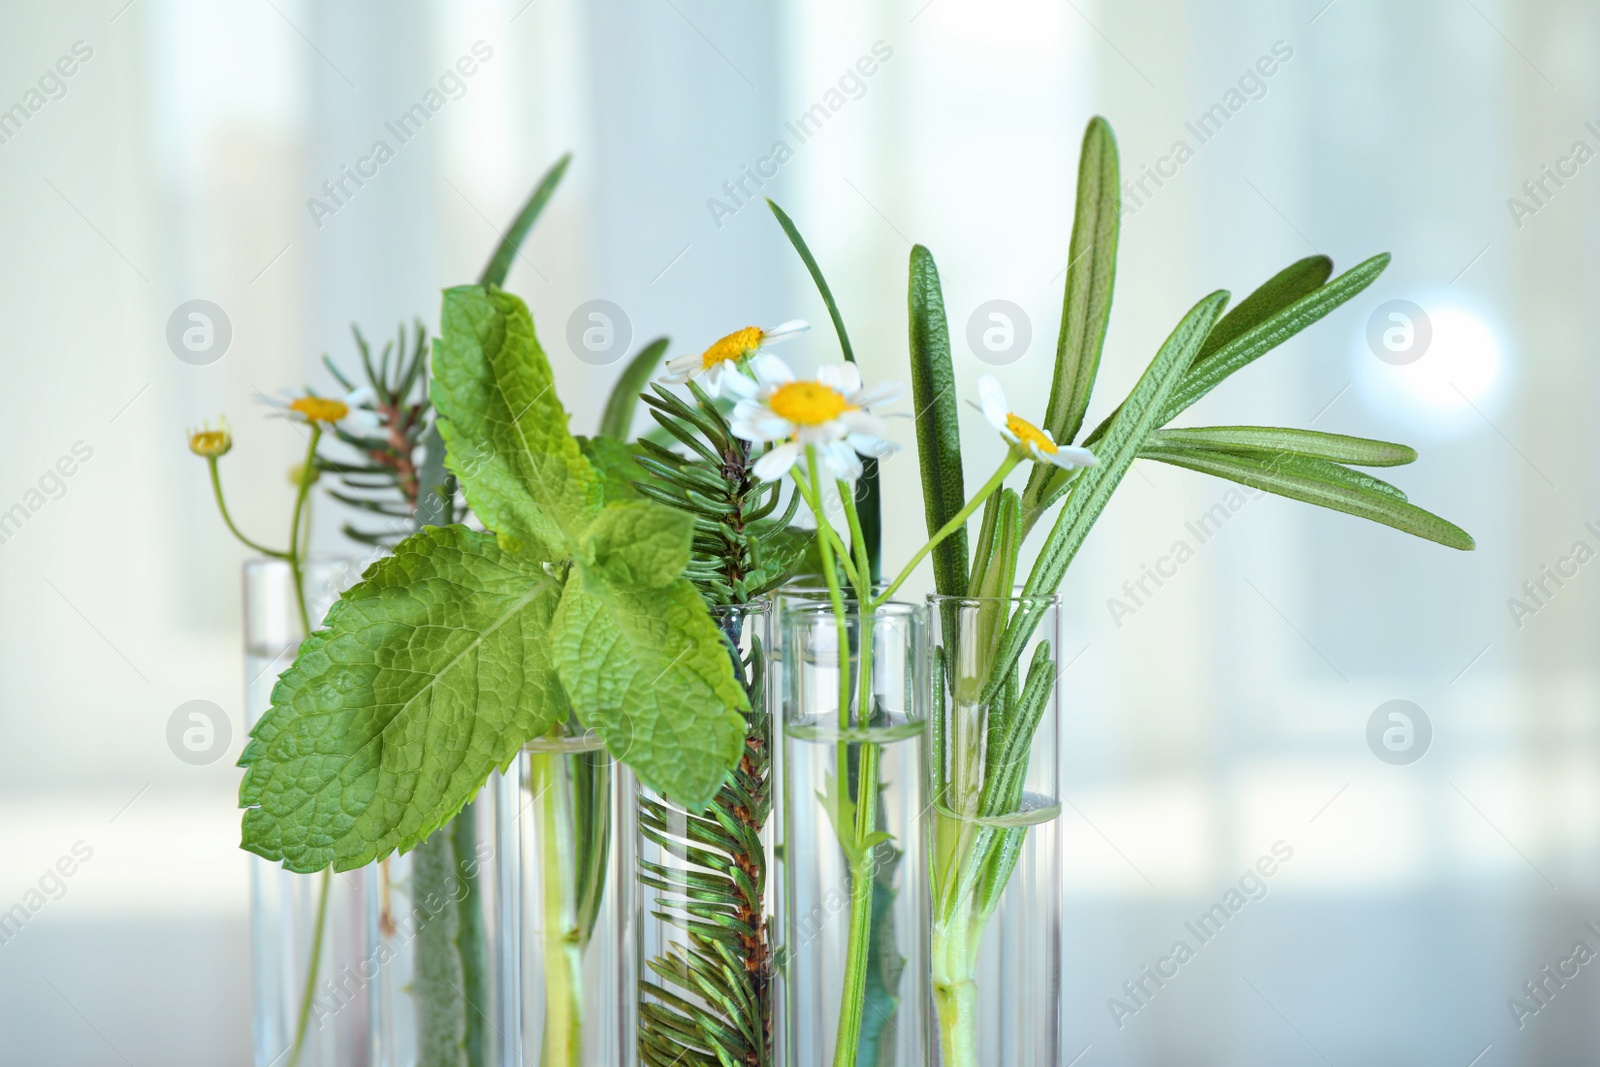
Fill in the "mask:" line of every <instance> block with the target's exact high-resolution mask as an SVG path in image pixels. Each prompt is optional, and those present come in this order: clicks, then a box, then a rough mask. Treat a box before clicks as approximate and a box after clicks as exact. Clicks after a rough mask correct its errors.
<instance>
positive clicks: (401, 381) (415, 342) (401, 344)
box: [316, 321, 465, 548]
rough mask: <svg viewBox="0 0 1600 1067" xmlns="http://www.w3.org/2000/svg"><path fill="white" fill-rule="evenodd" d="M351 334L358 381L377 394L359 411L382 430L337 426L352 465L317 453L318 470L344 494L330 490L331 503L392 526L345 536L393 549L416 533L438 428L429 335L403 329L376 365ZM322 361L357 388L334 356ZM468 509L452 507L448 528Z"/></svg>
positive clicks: (352, 527)
mask: <svg viewBox="0 0 1600 1067" xmlns="http://www.w3.org/2000/svg"><path fill="white" fill-rule="evenodd" d="M350 332H351V333H352V334H354V336H355V342H356V351H357V353H358V354H359V355H360V359H361V372H362V373H361V376H362V378H363V379H364V380H365V384H366V385H367V386H369V387H370V388H371V390H372V394H373V395H372V397H371V398H370V399H368V400H364V401H362V402H361V403H360V404H359V405H358V407H359V408H360V409H361V410H363V411H367V412H370V413H372V414H374V415H376V416H377V418H378V421H379V428H378V430H376V431H374V432H373V433H371V434H360V433H355V432H352V431H351V430H349V429H346V428H344V427H340V426H335V427H334V429H333V433H332V435H331V436H332V437H333V438H336V439H337V440H338V441H339V443H340V444H342V445H344V446H345V449H346V450H347V452H348V453H353V454H354V457H355V458H344V457H339V456H329V455H326V454H324V453H323V452H320V451H319V452H318V453H317V456H316V467H317V470H319V471H322V472H325V473H328V474H333V475H335V476H337V477H338V479H339V482H340V483H341V488H342V490H343V491H340V490H331V489H330V490H329V495H331V496H332V497H333V498H334V499H336V500H338V501H339V502H340V503H342V504H345V505H347V506H349V507H352V508H355V509H357V510H359V511H367V512H371V513H373V514H375V515H379V516H382V517H384V518H387V519H389V520H391V521H389V522H387V523H383V524H381V525H380V526H378V527H375V528H374V527H361V526H357V525H356V524H354V523H346V524H345V525H344V534H345V536H346V537H348V538H350V539H351V540H352V541H357V542H359V543H361V544H367V545H373V546H375V547H379V546H381V547H385V548H388V547H393V546H394V545H395V544H396V543H398V542H399V541H400V540H401V539H402V538H404V537H406V536H407V535H408V534H410V533H411V532H412V527H413V524H412V522H411V517H412V516H413V515H414V514H415V513H416V510H417V502H418V499H419V497H420V495H421V485H422V481H421V465H422V455H421V453H422V445H423V440H424V438H425V437H426V435H427V433H428V429H429V427H430V426H432V424H433V405H432V403H431V402H430V400H429V399H428V375H427V366H428V331H427V329H426V328H425V327H424V326H423V325H422V323H421V322H420V321H418V322H417V323H415V324H414V325H413V327H412V328H411V330H410V331H409V333H408V331H407V330H406V327H405V325H404V324H403V323H402V324H401V325H400V327H399V330H398V331H397V335H396V337H395V340H393V341H390V342H387V343H385V344H384V346H383V351H382V352H380V353H379V354H378V358H377V360H376V361H374V359H373V355H372V348H371V346H370V345H369V344H368V343H367V339H366V338H365V337H364V336H362V333H361V330H360V329H359V328H358V327H355V326H352V327H351V328H350ZM322 362H323V364H324V365H325V366H326V367H327V368H328V373H330V374H332V375H333V377H334V379H335V380H336V381H337V382H338V383H339V384H340V385H341V386H343V387H344V388H346V389H353V388H354V384H353V381H352V378H351V376H350V375H347V374H345V373H344V372H343V371H342V370H341V369H340V368H339V367H338V365H337V364H335V363H334V361H333V360H332V359H331V358H330V357H328V356H326V355H324V356H323V357H322ZM464 510H465V509H460V508H458V507H457V505H456V504H455V502H454V501H451V502H449V506H448V507H447V509H446V514H445V516H444V523H445V524H448V523H451V522H459V521H460V520H461V518H462V517H463V514H462V513H463V511H464Z"/></svg>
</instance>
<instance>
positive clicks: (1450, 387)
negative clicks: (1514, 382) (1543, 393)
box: [1354, 296, 1508, 437]
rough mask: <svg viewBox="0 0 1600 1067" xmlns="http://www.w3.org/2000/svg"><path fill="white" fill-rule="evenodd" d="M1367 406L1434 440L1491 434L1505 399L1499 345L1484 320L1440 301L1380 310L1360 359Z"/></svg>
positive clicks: (1392, 304)
mask: <svg viewBox="0 0 1600 1067" xmlns="http://www.w3.org/2000/svg"><path fill="white" fill-rule="evenodd" d="M1354 359H1355V376H1356V382H1357V384H1358V386H1359V388H1360V390H1361V393H1362V396H1363V399H1364V400H1365V402H1366V404H1367V406H1368V407H1369V408H1371V409H1373V410H1374V411H1377V412H1380V413H1382V414H1384V415H1386V416H1389V417H1391V418H1396V419H1399V420H1401V421H1403V422H1405V423H1407V424H1408V425H1410V426H1412V427H1414V428H1416V429H1418V430H1420V431H1422V432H1424V433H1426V434H1427V435H1428V436H1431V437H1440V436H1444V437H1455V436H1460V435H1463V434H1466V433H1470V432H1473V431H1475V430H1478V429H1488V428H1489V427H1488V424H1487V423H1486V421H1485V420H1486V419H1493V418H1494V415H1495V412H1496V411H1497V410H1498V409H1499V408H1500V406H1501V404H1502V402H1503V400H1504V397H1505V393H1506V379H1507V377H1508V375H1507V368H1506V367H1505V365H1504V359H1503V356H1502V349H1501V346H1500V341H1499V338H1498V337H1497V335H1496V333H1495V330H1494V329H1493V327H1491V326H1490V325H1489V323H1488V322H1487V321H1486V320H1485V318H1484V317H1483V316H1481V315H1480V314H1478V313H1477V312H1475V311H1471V310H1468V309H1467V308H1465V307H1463V306H1461V305H1460V304H1459V303H1451V302H1447V301H1446V300H1445V299H1441V298H1439V297H1434V296H1421V297H1419V298H1418V299H1417V300H1415V301H1412V300H1390V301H1387V302H1385V303H1383V304H1381V305H1379V306H1378V307H1377V308H1375V309H1374V310H1373V311H1372V313H1371V314H1370V315H1369V317H1368V320H1367V322H1366V323H1365V324H1364V328H1363V330H1362V333H1361V335H1360V336H1359V338H1358V340H1357V343H1356V346H1355V352H1354Z"/></svg>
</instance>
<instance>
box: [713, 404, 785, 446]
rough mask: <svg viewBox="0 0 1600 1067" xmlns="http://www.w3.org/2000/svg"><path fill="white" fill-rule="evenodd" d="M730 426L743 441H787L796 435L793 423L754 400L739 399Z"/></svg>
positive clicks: (734, 434) (729, 422)
mask: <svg viewBox="0 0 1600 1067" xmlns="http://www.w3.org/2000/svg"><path fill="white" fill-rule="evenodd" d="M741 409H742V410H741ZM728 428H729V429H730V430H732V431H733V436H735V437H737V438H739V439H740V440H741V441H785V440H788V439H789V438H790V437H792V436H793V435H794V424H793V423H791V422H790V421H789V420H788V419H786V418H784V417H783V416H781V415H778V414H776V413H775V412H773V410H772V409H771V408H769V407H767V406H766V405H764V404H758V403H756V402H755V401H754V400H741V401H739V403H738V405H737V406H736V407H735V408H734V409H733V417H732V418H731V419H729V420H728Z"/></svg>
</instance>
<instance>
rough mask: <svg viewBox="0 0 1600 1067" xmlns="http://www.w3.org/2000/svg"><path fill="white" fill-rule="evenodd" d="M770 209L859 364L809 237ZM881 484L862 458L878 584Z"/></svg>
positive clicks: (862, 508) (864, 535) (866, 533)
mask: <svg viewBox="0 0 1600 1067" xmlns="http://www.w3.org/2000/svg"><path fill="white" fill-rule="evenodd" d="M767 207H769V208H771V209H772V214H773V216H774V217H775V218H776V219H777V220H778V225H779V226H781V227H783V232H784V234H785V235H787V236H788V238H789V243H790V244H792V245H794V250H795V251H796V252H797V253H799V255H800V261H801V262H802V263H804V264H805V265H806V270H807V271H808V272H810V274H811V280H812V282H813V283H815V284H816V287H817V293H818V294H819V295H821V297H822V303H823V304H824V306H826V307H827V309H828V318H830V319H832V320H833V332H834V333H836V334H838V336H839V350H840V351H841V352H842V353H843V354H844V358H845V359H846V360H848V361H849V362H851V363H854V362H856V351H855V349H854V348H852V347H851V346H850V334H849V333H848V332H847V331H846V330H845V328H844V316H843V315H841V314H839V305H838V303H837V302H835V301H834V299H833V290H832V289H830V288H829V287H828V280H827V279H826V278H824V277H823V276H822V268H821V267H820V266H818V265H817V257H816V256H813V255H812V254H811V249H810V247H809V246H807V244H806V240H805V238H804V237H801V236H800V229H799V227H797V226H795V224H794V220H793V219H791V218H790V217H789V215H788V213H787V212H785V211H784V210H783V208H781V207H779V206H778V205H777V204H775V203H773V202H772V201H771V200H768V201H767ZM879 481H880V474H879V471H878V460H877V459H876V458H875V457H873V456H863V457H861V492H860V494H859V497H858V499H857V501H856V517H857V518H859V519H860V520H861V539H862V540H863V541H865V542H866V549H867V559H868V561H869V562H870V563H871V565H872V580H873V581H877V580H878V578H879V577H880V576H881V571H882V567H883V504H882V493H881V492H880V487H879Z"/></svg>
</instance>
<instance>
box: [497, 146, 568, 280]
mask: <svg viewBox="0 0 1600 1067" xmlns="http://www.w3.org/2000/svg"><path fill="white" fill-rule="evenodd" d="M571 162H572V153H571V152H568V153H567V154H566V155H564V156H562V157H561V158H560V159H558V160H556V161H555V165H554V166H552V167H551V168H550V169H549V170H547V171H545V172H544V177H542V178H540V179H539V184H538V185H536V186H534V189H533V195H532V196H530V197H528V202H527V203H526V204H523V205H522V210H521V211H519V212H517V219H516V221H515V222H513V223H512V224H511V229H509V230H507V231H506V234H505V236H504V237H502V238H501V239H500V244H499V245H498V246H497V247H496V248H495V250H494V255H492V256H490V257H489V262H488V264H487V265H485V266H484V268H483V274H482V275H480V276H479V278H478V284H479V285H482V286H484V287H485V288H487V287H489V286H491V285H504V284H505V283H506V275H507V274H510V273H511V261H512V260H514V259H516V258H517V249H519V248H521V247H522V242H523V239H524V238H526V237H527V236H528V231H529V230H531V229H533V224H534V222H535V221H536V220H537V219H538V218H539V214H540V212H542V211H544V205H545V203H546V202H548V201H549V199H550V196H551V194H552V193H554V192H555V191H556V186H558V185H560V184H561V176H562V175H563V174H565V173H566V172H567V164H568V163H571Z"/></svg>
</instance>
